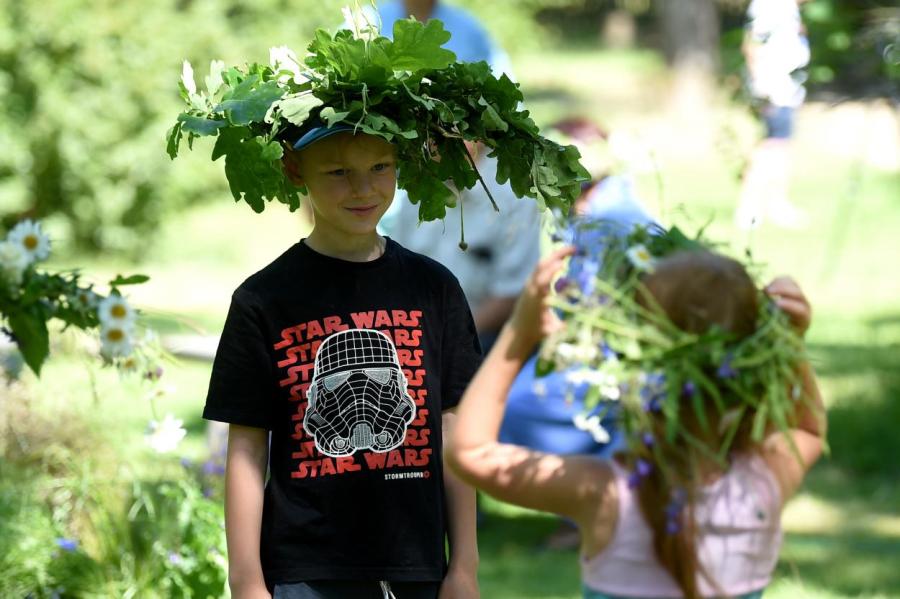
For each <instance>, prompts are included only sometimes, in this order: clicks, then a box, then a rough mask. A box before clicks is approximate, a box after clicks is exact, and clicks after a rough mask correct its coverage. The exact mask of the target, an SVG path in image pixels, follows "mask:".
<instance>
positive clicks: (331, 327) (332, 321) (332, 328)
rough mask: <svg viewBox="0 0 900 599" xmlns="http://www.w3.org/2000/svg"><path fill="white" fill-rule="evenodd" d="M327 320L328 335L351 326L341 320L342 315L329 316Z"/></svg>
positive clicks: (326, 330)
mask: <svg viewBox="0 0 900 599" xmlns="http://www.w3.org/2000/svg"><path fill="white" fill-rule="evenodd" d="M324 322H325V333H326V334H327V335H331V334H333V333H337V332H338V331H346V330H347V329H349V328H350V327H349V326H347V325H345V324H344V323H343V322H341V317H340V316H329V317H327V318H325V319H324Z"/></svg>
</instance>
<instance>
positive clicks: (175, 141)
mask: <svg viewBox="0 0 900 599" xmlns="http://www.w3.org/2000/svg"><path fill="white" fill-rule="evenodd" d="M181 126H182V125H181V122H178V123H175V126H174V127H172V128H171V129H169V132H168V133H167V134H166V153H167V154H168V155H169V158H171V159H172V160H175V157H176V156H178V146H179V145H181Z"/></svg>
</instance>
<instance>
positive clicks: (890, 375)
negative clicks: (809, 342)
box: [810, 345, 900, 480]
mask: <svg viewBox="0 0 900 599" xmlns="http://www.w3.org/2000/svg"><path fill="white" fill-rule="evenodd" d="M810 352H811V354H812V356H813V358H814V359H815V361H816V367H817V370H818V372H819V374H820V376H822V377H823V378H831V377H834V378H840V377H853V376H860V375H865V376H868V377H871V379H872V381H873V384H870V385H863V386H858V387H850V389H849V390H848V391H846V392H845V393H844V395H843V396H842V397H837V398H831V399H833V400H836V401H835V402H834V405H833V407H832V408H830V410H829V414H828V425H829V430H828V442H829V445H830V447H831V456H830V459H829V460H830V462H831V463H832V464H834V465H835V466H838V467H841V468H846V469H848V470H850V471H852V472H853V473H854V474H858V475H864V476H884V477H888V478H891V479H893V480H896V479H897V477H900V460H898V459H897V456H900V435H898V434H897V426H898V424H900V346H897V345H882V346H866V345H813V346H811V347H810Z"/></svg>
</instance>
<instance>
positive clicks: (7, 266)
mask: <svg viewBox="0 0 900 599" xmlns="http://www.w3.org/2000/svg"><path fill="white" fill-rule="evenodd" d="M29 263H30V260H29V258H28V254H27V253H26V252H25V249H24V248H23V247H22V246H21V245H20V244H18V243H13V242H12V241H4V242H0V278H3V279H5V280H6V281H7V282H8V283H10V284H12V285H18V284H19V283H21V282H22V273H24V272H25V269H26V268H28V264H29Z"/></svg>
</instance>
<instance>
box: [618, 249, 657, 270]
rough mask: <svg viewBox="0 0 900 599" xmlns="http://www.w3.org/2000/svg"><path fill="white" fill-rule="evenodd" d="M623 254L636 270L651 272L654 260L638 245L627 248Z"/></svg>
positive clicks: (647, 251) (648, 252) (651, 255)
mask: <svg viewBox="0 0 900 599" xmlns="http://www.w3.org/2000/svg"><path fill="white" fill-rule="evenodd" d="M625 254H626V255H627V256H628V259H629V260H630V261H631V263H632V264H633V265H634V267H635V268H637V269H638V270H646V271H652V270H653V267H654V266H655V264H656V259H655V258H653V254H651V253H650V251H649V250H648V249H647V248H646V247H644V246H643V245H642V244H640V243H639V244H637V245H633V246H631V247H630V248H628V250H627V251H626V252H625Z"/></svg>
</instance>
